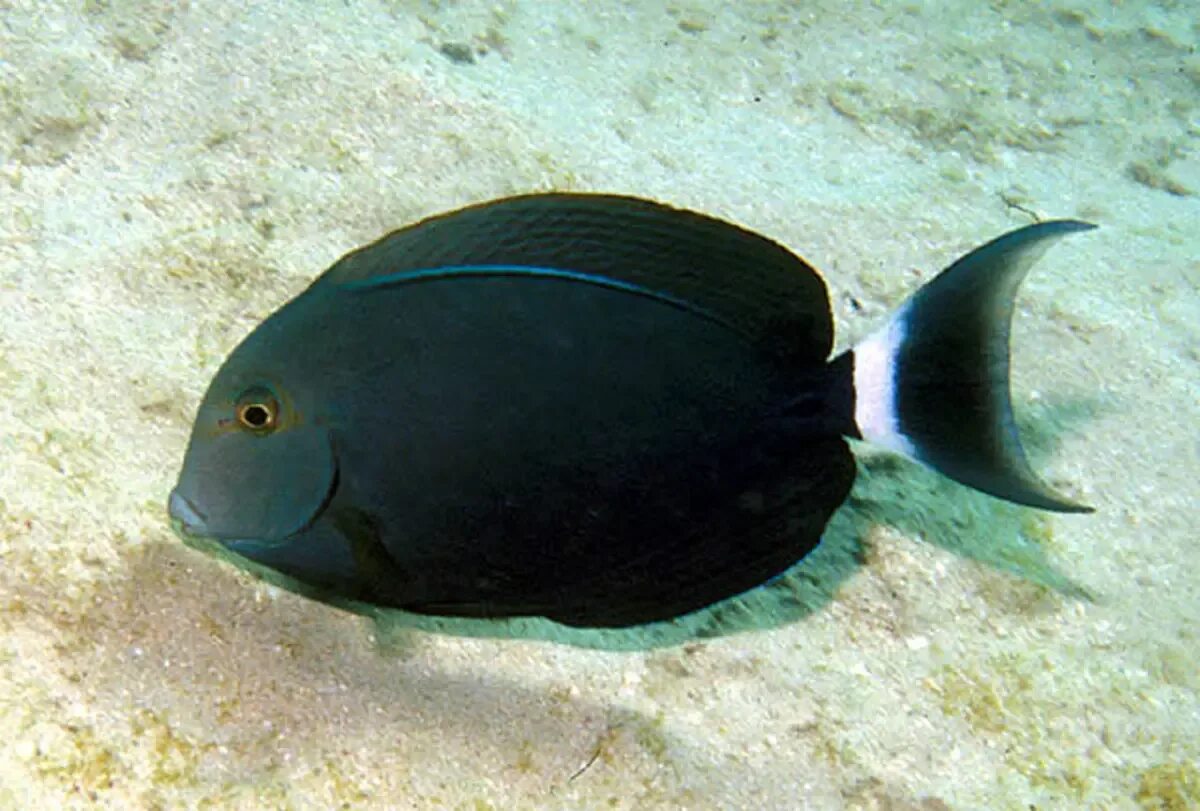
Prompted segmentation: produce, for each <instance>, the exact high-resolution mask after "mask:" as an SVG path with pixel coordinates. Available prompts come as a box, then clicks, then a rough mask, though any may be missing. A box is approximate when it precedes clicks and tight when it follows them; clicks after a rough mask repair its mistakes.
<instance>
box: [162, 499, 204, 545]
mask: <svg viewBox="0 0 1200 811" xmlns="http://www.w3.org/2000/svg"><path fill="white" fill-rule="evenodd" d="M167 514H168V515H170V516H171V527H172V528H173V529H174V530H175V531H176V532H178V533H180V534H181V535H189V536H192V537H204V535H205V531H204V523H205V518H204V513H203V512H201V511H200V509H199V508H198V507H197V506H196V505H195V504H193V503H192V502H190V501H188V499H187V497H186V496H185V495H183V494H182V493H180V492H179V488H175V489H174V490H172V491H171V496H170V498H168V499H167Z"/></svg>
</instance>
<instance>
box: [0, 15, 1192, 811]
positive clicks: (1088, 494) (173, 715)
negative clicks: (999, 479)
mask: <svg viewBox="0 0 1200 811" xmlns="http://www.w3.org/2000/svg"><path fill="white" fill-rule="evenodd" d="M1189 6H1191V4H1190V3H1187V2H1177V3H1172V2H1162V3H1160V4H1157V5H1150V4H1147V3H1133V2H1126V3H1107V2H1100V0H1051V1H1050V2H1046V3H1020V2H995V3H991V4H988V5H987V6H986V7H985V6H984V5H983V4H979V3H974V2H968V1H967V0H964V1H963V2H958V3H920V2H912V3H876V4H867V3H843V2H828V1H826V2H817V3H789V2H765V1H764V2H748V3H738V4H722V3H718V2H715V1H714V2H708V3H704V2H678V3H661V2H652V1H651V0H642V1H641V2H633V1H632V0H630V1H629V2H611V3H585V2H582V0H579V1H578V2H561V3H560V2H555V3H550V2H532V1H531V0H527V2H523V3H517V2H506V1H505V0H500V2H496V1H495V0H493V1H492V2H474V0H463V2H435V0H428V2H405V1H402V0H392V1H391V2H356V3H334V2H322V3H299V2H292V3H287V2H282V0H276V1H275V2H258V3H253V4H244V3H234V2H205V1H204V0H193V1H192V2H175V3H168V2H153V0H129V1H128V2H123V1H122V0H110V1H109V2H105V1H103V0H89V1H88V2H83V3H78V2H71V3H67V2H41V0H38V1H37V2H34V1H33V0H0V313H2V318H0V563H2V565H0V627H2V628H3V633H2V636H0V807H3V808H14V809H32V808H39V809H40V808H85V807H92V806H98V807H108V808H121V809H127V808H176V807H199V808H335V807H344V808H398V809H410V808H411V809H425V808H431V809H436V808H447V809H470V810H471V811H479V810H480V809H542V808H546V809H590V808H615V809H657V808H664V809H669V808H696V809H709V808H713V809H716V808H744V809H802V808H813V809H836V808H862V809H922V811H937V810H938V809H948V808H949V809H977V808H980V809H981V808H994V809H1009V808H1011V809H1029V808H1038V809H1048V808H1085V807H1086V808H1113V809H1122V808H1148V809H1186V808H1197V807H1200V767H1197V765H1196V764H1197V763H1198V762H1200V695H1198V694H1200V663H1198V661H1197V660H1198V658H1200V657H1198V656H1197V646H1198V644H1200V586H1198V575H1197V572H1200V543H1197V539H1196V522H1197V519H1198V518H1200V509H1198V505H1197V498H1196V492H1197V487H1196V481H1197V479H1198V478H1200V458H1198V457H1200V443H1198V440H1197V430H1196V429H1197V426H1198V425H1200V329H1198V326H1197V325H1198V324H1200V292H1198V287H1200V261H1198V259H1197V257H1198V256H1200V197H1198V196H1197V195H1200V56H1198V55H1197V51H1196V46H1197V41H1198V39H1200V34H1198V31H1197V22H1196V18H1195V15H1194V13H1191V12H1189ZM1193 11H1194V9H1193ZM544 189H574V190H605V191H620V192H625V193H632V194H639V195H644V196H649V197H654V198H657V199H661V200H664V201H668V202H671V203H674V204H678V205H682V206H688V207H693V208H698V209H701V210H704V211H708V212H711V213H714V214H717V215H720V216H723V217H726V218H729V219H732V220H734V221H736V222H739V223H742V224H744V225H746V226H748V227H750V228H753V229H755V230H759V231H761V232H763V233H765V234H767V235H769V236H771V237H773V238H775V239H777V240H779V241H781V242H783V243H784V244H786V245H788V246H790V247H792V248H793V249H795V250H796V251H798V252H799V253H801V254H803V255H804V256H805V257H806V258H808V259H809V260H810V261H811V262H812V263H813V264H814V265H816V266H817V267H819V268H821V269H822V271H823V272H824V273H825V275H826V277H827V279H828V282H829V285H830V288H831V292H832V295H833V301H834V310H835V315H836V319H837V322H838V326H839V330H840V335H839V342H840V344H841V345H847V344H849V343H850V342H852V341H853V340H854V339H855V338H856V337H858V336H861V335H863V334H864V333H865V332H866V331H867V330H868V329H869V328H870V327H871V326H873V325H875V324H878V323H879V322H880V321H881V319H882V318H883V316H884V314H885V313H886V312H887V311H888V310H889V309H891V308H892V307H894V306H895V305H896V304H897V303H898V302H899V301H901V300H902V298H903V297H904V296H905V295H906V294H908V293H909V292H911V291H912V290H913V289H915V287H916V286H917V285H918V284H919V283H920V282H921V281H922V280H923V279H927V278H928V277H929V276H930V275H931V274H932V273H934V272H936V270H937V269H939V268H940V267H942V266H943V265H945V264H946V263H947V262H948V261H950V260H952V259H953V258H955V257H956V256H957V255H959V254H960V253H962V252H963V251H965V250H967V249H969V248H971V247H972V246H974V245H976V244H978V243H980V242H982V241H984V240H986V239H989V238H991V237H993V236H996V235H997V234H999V233H1001V232H1003V231H1004V230H1007V229H1010V228H1013V227H1016V226H1019V225H1022V224H1026V223H1028V222H1030V221H1032V219H1033V218H1037V217H1042V218H1046V217H1077V218H1082V219H1086V220H1090V221H1094V222H1096V223H1099V224H1100V225H1101V229H1100V230H1098V231H1096V232H1092V233H1090V234H1087V235H1084V236H1079V237H1073V238H1071V239H1070V240H1067V241H1064V242H1063V243H1062V244H1061V245H1059V246H1057V247H1055V248H1054V249H1053V250H1052V251H1051V253H1050V254H1048V256H1047V257H1046V258H1045V259H1044V260H1043V261H1042V262H1041V264H1040V265H1039V266H1038V268H1037V269H1036V270H1035V271H1034V273H1033V274H1032V276H1031V278H1030V279H1029V281H1028V282H1027V284H1026V286H1025V289H1024V291H1023V293H1022V295H1021V298H1020V302H1019V308H1020V309H1019V313H1018V316H1017V319H1016V324H1015V328H1014V370H1015V377H1014V384H1013V392H1014V399H1015V402H1016V404H1017V408H1018V411H1019V416H1020V419H1021V422H1022V425H1023V427H1024V428H1025V430H1026V435H1027V437H1028V439H1029V444H1030V446H1031V451H1032V453H1033V456H1034V461H1035V464H1036V466H1037V467H1038V468H1039V469H1040V470H1041V471H1043V472H1044V473H1045V475H1046V476H1047V478H1048V480H1049V481H1051V482H1053V483H1054V484H1055V486H1057V487H1059V488H1061V489H1063V490H1065V491H1066V492H1068V493H1070V494H1071V495H1073V496H1075V497H1077V498H1080V499H1082V500H1084V501H1086V502H1088V503H1091V504H1093V505H1095V506H1096V508H1097V511H1096V513H1095V514H1093V515H1088V516H1061V515H1045V514H1038V513H1034V512H1032V511H1027V510H1018V509H1016V508H1009V507H1005V506H1003V505H999V504H998V503H996V502H993V501H991V500H988V499H985V498H983V497H981V496H976V495H974V494H972V493H969V492H968V491H966V490H965V489H964V488H961V487H957V486H955V485H949V484H946V483H944V482H942V481H941V480H938V479H936V478H935V477H933V476H931V475H929V474H925V473H923V472H922V471H919V470H917V469H916V468H915V467H913V466H911V465H907V464H904V465H897V464H893V463H890V462H888V461H887V460H886V459H882V458H880V457H876V456H871V455H866V456H864V457H863V475H862V477H861V478H860V482H859V488H858V490H857V491H856V494H855V496H854V497H853V498H852V500H851V503H850V505H849V506H848V507H847V511H848V513H847V514H848V515H849V514H852V518H853V520H850V519H849V518H847V519H845V521H844V522H843V523H844V524H845V526H846V527H849V528H850V529H852V530H853V531H852V532H851V531H849V530H844V531H843V532H842V535H844V536H845V537H844V538H843V539H842V540H841V541H834V540H831V541H830V545H831V550H832V551H829V552H828V553H827V554H826V555H825V558H824V559H820V560H817V562H816V563H814V564H811V565H810V564H806V565H808V566H809V568H808V569H807V570H805V572H803V574H804V576H803V577H800V578H792V580H790V581H785V582H784V583H782V584H780V585H777V586H776V592H779V591H780V590H781V589H782V590H784V591H786V590H787V589H788V588H792V587H794V588H795V589H796V590H797V593H802V592H803V594H806V595H808V596H807V598H806V599H808V602H806V603H804V607H803V609H802V610H798V611H795V612H793V613H794V616H793V617H792V619H791V620H790V621H784V622H769V623H763V624H762V625H763V626H764V627H759V628H756V629H754V630H747V631H744V632H741V633H735V634H728V635H722V636H718V637H715V638H696V639H694V640H691V641H682V642H679V643H678V644H670V645H665V646H662V647H655V648H652V649H648V650H644V649H643V650H638V649H634V650H628V651H614V650H594V649H588V648H581V647H577V646H570V645H560V644H554V643H551V642H546V641H540V640H538V639H473V638H462V637H457V636H449V635H442V634H430V633H420V632H410V633H409V634H407V635H406V638H405V639H404V640H403V641H402V642H400V643H396V642H394V641H393V642H392V643H389V644H386V645H385V644H382V642H381V640H380V639H379V638H377V635H376V634H375V632H374V631H373V630H372V626H371V625H370V624H369V623H367V622H366V621H365V620H363V619H361V618H358V617H355V616H351V615H348V614H345V613H342V612H339V611H337V610H335V609H332V608H329V607H326V606H322V605H320V604H317V603H314V602H310V601H307V600H304V599H302V598H300V597H298V596H295V595H292V594H290V593H287V592H284V591H280V590H278V589H276V588H273V587H270V586H267V585H264V584H262V583H259V582H258V581H255V580H253V579H252V578H250V577H249V576H247V575H245V574H243V573H241V572H238V571H236V570H234V569H233V568H232V567H230V566H228V565H225V564H223V563H221V562H219V561H216V560H213V559H211V558H209V557H206V556H204V555H201V554H199V553H198V552H196V551H194V550H192V549H189V548H186V547H184V546H183V545H182V544H181V543H180V542H179V541H178V540H177V539H176V538H175V537H174V535H173V534H172V533H171V531H170V528H169V526H168V524H167V521H166V516H165V511H164V507H163V503H164V500H165V497H166V494H167V492H168V491H169V489H170V487H171V485H172V483H173V481H174V476H175V474H176V472H177V468H178V464H179V461H180V458H181V456H182V452H183V449H184V445H185V443H186V439H187V433H188V429H189V426H190V422H191V418H192V413H193V410H194V409H195V406H196V404H197V402H198V400H199V397H200V395H201V393H202V391H203V389H204V386H205V384H206V383H207V381H208V379H209V378H210V377H211V375H212V373H213V372H214V371H215V369H216V367H217V365H218V364H219V362H220V360H221V359H222V357H223V356H224V354H225V353H226V352H227V351H228V350H229V349H230V348H232V346H233V345H234V344H235V343H236V342H237V341H238V340H239V339H240V338H241V337H242V336H243V335H245V334H246V333H247V332H248V331H249V330H250V329H252V328H253V326H254V325H255V324H256V323H257V322H258V321H259V320H261V319H262V318H263V317H264V316H265V315H267V314H268V313H269V312H270V311H271V310H273V309H274V308H275V307H276V306H278V305H279V304H280V303H282V302H283V301H285V300H286V299H287V298H289V297H290V296H291V295H294V294H295V293H297V292H298V291H300V290H301V289H303V287H304V286H305V285H306V284H307V282H308V281H309V280H310V279H311V278H312V277H313V276H314V275H316V274H317V273H319V272H320V271H321V270H322V269H324V268H325V267H326V266H327V265H328V264H329V263H330V262H331V261H332V260H333V259H335V258H336V257H338V256H339V255H341V254H342V253H344V252H345V251H347V250H349V249H351V248H353V247H356V246H358V245H360V244H362V243H364V242H367V241H369V240H371V239H374V238H375V237H377V236H379V235H380V234H382V233H384V232H386V231H388V230H391V229H393V228H395V227H398V226H400V225H403V224H406V223H408V222H411V221H413V220H414V219H417V218H419V217H421V216H423V215H426V214H430V213H434V212H437V211H441V210H445V209H450V208H454V207H457V206H460V205H463V204H466V203H469V202H474V201H479V200H483V199H487V198H490V197H496V196H503V195H507V194H513V193H518V192H524V191H531V190H544ZM851 536H852V537H851ZM823 567H824V568H823ZM800 580H803V581H805V582H813V581H818V582H820V583H822V584H823V585H822V588H823V591H821V590H820V589H818V590H817V591H816V592H813V591H812V590H811V589H810V590H809V591H808V592H804V589H803V584H801V583H800V582H799V581H800ZM789 583H790V584H791V585H789ZM814 593H816V594H819V595H820V594H823V595H824V596H823V597H820V596H819V597H818V598H815V599H814V598H812V594H814ZM802 596H803V595H802ZM799 602H804V601H803V600H799Z"/></svg>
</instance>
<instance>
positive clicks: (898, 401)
mask: <svg viewBox="0 0 1200 811" xmlns="http://www.w3.org/2000/svg"><path fill="white" fill-rule="evenodd" d="M1092 227H1093V226H1091V225H1088V224H1086V223H1082V222H1076V221H1070V220H1060V221H1054V222H1042V223H1038V224H1035V225H1031V226H1028V227H1025V228H1021V229H1018V230H1016V231H1013V232H1011V233H1008V234H1006V235H1004V236H1001V237H1000V238H998V239H996V240H994V241H992V242H989V243H988V244H986V245H984V246H982V247H980V248H978V249H976V250H975V251H972V252H971V253H969V254H967V255H966V256H965V257H963V258H961V259H959V260H958V261H957V262H955V263H954V264H953V265H951V266H950V267H949V268H947V269H946V270H944V271H943V272H942V273H941V274H940V275H938V276H937V277H936V278H935V279H933V280H932V281H931V282H929V283H928V284H926V285H925V286H924V287H922V288H921V289H920V290H918V291H917V292H916V294H915V295H913V296H912V298H910V299H909V300H908V301H907V302H906V303H905V304H904V305H902V306H901V307H900V308H899V310H898V311H897V312H896V313H895V314H894V315H893V316H892V318H891V319H890V320H889V321H888V322H887V323H886V324H884V325H883V327H882V328H881V329H880V330H879V331H878V332H876V333H875V334H873V335H872V336H871V337H869V338H868V339H866V340H865V341H864V342H862V343H861V344H859V345H858V346H856V347H855V348H854V349H853V350H851V351H847V352H845V353H844V354H841V355H839V356H837V357H835V358H833V359H832V360H830V359H829V355H830V352H831V351H832V346H833V321H832V317H831V314H830V305H829V297H828V294H827V292H826V289H825V284H824V282H823V281H822V279H821V277H820V276H819V275H818V274H817V272H816V271H815V270H813V269H812V268H811V267H810V266H809V265H808V264H806V263H805V262H804V261H803V260H802V259H800V258H799V257H797V256H796V255H794V254H792V253H791V252H789V251H788V250H786V249H785V248H783V247H781V246H780V245H778V244H776V243H775V242H772V241H770V240H768V239H766V238H764V237H762V236H759V235H757V234H754V233H751V232H749V231H746V230H744V229H741V228H738V227H737V226H734V225H731V224H729V223H726V222H722V221H719V220H716V219H713V218H710V217H707V216H704V215H701V214H697V213H693V212H689V211H682V210H677V209H674V208H669V207H667V206H664V205H661V204H658V203H655V202H650V201H647V200H641V199H635V198H630V197H618V196H609V195H591V194H536V195H530V196H524V197H514V198H507V199H502V200H497V201H494V202H490V203H484V204H482V205H477V206H472V207H469V208H465V209H462V210H459V211H455V212H452V213H449V214H444V215H441V216H437V217H433V218H431V219H427V220H425V221H423V222H419V223H417V224H415V225H412V226H409V227H407V228H403V229H401V230H399V231H396V232H394V233H391V234H389V235H387V236H385V237H383V238H382V239H380V240H379V241H378V242H375V243H374V244H371V245H368V246H366V247H364V248H361V249H359V250H357V251H354V252H353V253H350V254H348V255H347V256H345V257H343V258H342V259H341V260H339V261H338V262H337V263H336V264H334V265H333V266H332V267H331V268H329V270H328V271H326V272H325V273H324V274H322V275H321V276H320V277H319V278H317V279H316V281H314V282H313V283H312V285H311V286H309V288H308V289H307V290H305V291H304V292H303V293H301V294H300V295H299V296H297V297H296V298H295V299H293V300H292V301H290V302H288V303H287V304H286V305H284V306H283V307H281V308H280V309H279V310H278V311H276V312H275V313H274V314H273V315H271V316H270V317H269V318H267V319H266V320H265V321H264V322H263V323H262V324H261V325H259V326H258V328H257V329H255V330H254V331H253V332H252V333H251V334H250V335H249V336H248V337H247V338H246V339H245V340H244V341H243V342H242V343H241V344H240V345H239V346H238V347H237V348H236V349H235V350H234V351H233V352H232V354H231V355H230V356H229V358H228V359H226V361H225V363H224V365H223V366H222V367H221V368H220V370H219V371H218V372H217V374H216V376H215V378H214V379H213V380H212V383H211V384H210V386H209V388H208V391H207V393H206V394H205V396H204V400H203V402H202V403H201V405H200V408H199V413H198V414H197V416H196V421H195V425H194V427H193V430H192V435H191V440H190V443H189V446H188V450H187V454H186V458H185V460H184V464H183V470H182V472H181V474H180V477H179V482H178V485H177V486H176V488H175V490H174V492H172V493H171V497H170V503H169V509H170V514H171V516H172V519H173V521H174V523H175V525H176V527H177V528H178V529H179V530H180V531H181V532H183V533H184V534H185V537H187V536H190V537H203V538H207V539H211V540H212V541H215V542H217V543H219V544H220V545H221V546H223V547H224V548H225V549H227V550H229V551H232V552H234V553H236V554H237V555H240V556H242V557H244V558H247V559H249V560H250V561H253V562H254V563H256V564H258V565H260V566H265V567H267V568H269V569H272V570H275V571H277V572H280V573H282V574H284V575H286V576H287V577H289V578H293V579H295V580H297V581H299V582H300V583H301V584H304V585H305V587H306V589H307V590H308V591H309V592H310V593H315V594H317V596H321V597H322V598H323V599H329V600H330V601H334V602H336V601H339V600H352V601H357V602H360V603H366V604H369V605H371V606H379V607H394V608H400V609H404V610H406V611H409V612H415V613H418V614H428V615H440V616H457V617H476V618H507V617H516V616H542V617H547V618H549V619H551V620H555V621H557V622H559V623H564V624H567V625H574V626H582V627H596V628H601V627H620V626H630V625H638V624H642V623H648V622H653V621H656V620H664V619H670V618H673V617H677V616H680V615H682V614H686V613H688V612H691V611H695V610H697V609H700V608H703V607H705V606H708V605H710V604H712V603H714V602H716V601H719V600H721V599H723V598H726V597H730V596H733V595H736V594H738V593H740V592H743V591H746V590H748V589H750V588H752V587H754V586H757V585H759V584H761V583H763V582H765V581H767V580H769V579H770V578H772V577H773V576H775V575H777V574H779V573H780V572H782V571H784V570H785V569H786V568H787V567H789V566H791V565H792V564H793V563H795V562H796V561H798V560H799V559H800V558H802V557H804V556H805V555H806V554H807V553H808V552H810V551H811V550H812V549H813V548H814V547H815V546H816V545H817V544H818V543H819V541H820V539H821V533H822V530H823V528H824V527H825V524H826V522H827V521H828V520H829V518H830V516H831V515H832V514H833V512H834V511H835V510H836V509H837V508H838V506H839V505H840V504H841V503H842V502H843V501H844V500H845V498H846V496H847V494H848V492H849V490H850V487H851V484H852V482H853V480H854V474H855V465H854V461H853V458H852V456H851V452H850V449H849V447H848V445H847V442H846V439H845V438H846V437H851V438H864V439H867V440H869V441H872V442H875V443H877V444H880V445H882V446H885V447H887V448H890V449H892V450H894V451H897V452H899V453H902V454H905V455H907V456H909V457H911V458H913V459H916V460H918V461H920V462H923V463H925V464H926V465H929V466H930V467H932V468H934V469H936V470H938V471H940V472H941V473H943V474H945V475H947V476H949V477H951V478H953V479H956V480H958V481H960V482H962V483H964V484H966V485H969V486H971V487H974V488H976V489H979V490H982V491H984V492H987V493H990V494H992V495H994V496H997V497H999V498H1002V499H1007V500H1009V501H1013V502H1017V503H1021V504H1027V505H1031V506H1034V507H1039V508H1042V509H1047V510H1059V511H1067V512H1071V511H1085V510H1087V509H1088V508H1086V507H1082V506H1080V505H1077V504H1075V503H1073V502H1071V501H1069V500H1067V499H1065V498H1063V497H1061V496H1059V495H1057V494H1056V493H1054V492H1053V491H1051V490H1050V489H1049V488H1048V487H1047V486H1045V485H1044V484H1042V483H1041V481H1040V480H1039V479H1038V478H1037V477H1036V476H1035V475H1034V473H1033V472H1032V470H1031V469H1030V467H1029V465H1028V463H1027V462H1026V459H1025V455H1024V453H1023V451H1022V449H1021V445H1020V441H1019V438H1018V436H1017V430H1016V427H1015V424H1014V421H1013V416H1012V409H1011V404H1010V396H1009V386H1008V366H1009V327H1010V323H1011V318H1012V312H1013V301H1014V296H1015V294H1016V290H1017V287H1018V285H1019V283H1020V282H1021V279H1022V277H1023V276H1024V275H1025V273H1026V271H1028V269H1029V268H1030V266H1031V265H1032V264H1033V263H1034V262H1035V261H1036V260H1037V259H1038V257H1040V255H1041V254H1042V253H1043V251H1044V250H1045V249H1046V248H1047V247H1048V246H1049V244H1050V243H1051V242H1052V241H1053V240H1054V239H1056V238H1057V237H1060V236H1062V235H1064V234H1070V233H1073V232H1076V231H1082V230H1086V229H1089V228H1092Z"/></svg>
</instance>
